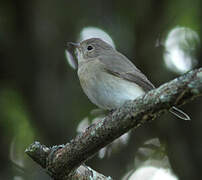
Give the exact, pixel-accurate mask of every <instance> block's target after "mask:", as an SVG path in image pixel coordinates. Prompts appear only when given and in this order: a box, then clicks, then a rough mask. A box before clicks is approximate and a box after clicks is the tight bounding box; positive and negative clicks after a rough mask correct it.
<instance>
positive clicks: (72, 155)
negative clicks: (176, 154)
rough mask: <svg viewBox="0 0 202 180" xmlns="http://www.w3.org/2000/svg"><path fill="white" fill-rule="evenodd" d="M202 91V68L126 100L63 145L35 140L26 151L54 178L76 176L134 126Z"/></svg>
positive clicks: (181, 103)
mask: <svg viewBox="0 0 202 180" xmlns="http://www.w3.org/2000/svg"><path fill="white" fill-rule="evenodd" d="M201 95H202V68H200V69H197V70H193V71H191V72H189V73H187V74H184V75H182V76H180V77H179V78H176V79H174V80H172V81H170V82H168V83H165V84H163V85H161V86H160V87H159V88H156V89H154V90H151V91H150V92H148V93H146V94H145V95H143V96H141V97H139V98H137V99H135V100H134V101H130V102H126V104H124V105H123V106H122V107H121V108H120V109H117V110H115V111H114V112H113V113H110V114H109V115H108V116H106V117H105V118H104V119H103V120H101V121H99V122H97V123H96V124H92V125H91V126H89V127H88V128H87V129H86V130H85V131H84V132H83V133H82V134H80V135H78V136H77V137H75V139H73V140H71V141H70V142H69V143H67V144H66V145H64V146H62V147H61V148H47V147H46V146H44V145H40V143H38V145H39V147H38V148H36V146H33V145H36V143H35V144H32V145H31V146H30V147H28V148H27V150H26V153H27V154H28V155H29V156H30V157H31V158H32V159H33V160H35V161H36V162H37V163H39V164H40V165H41V166H42V167H43V168H46V169H47V171H48V173H49V174H50V175H51V176H52V177H53V178H54V179H57V180H66V179H70V178H72V177H73V176H74V177H76V175H77V174H78V167H79V168H80V165H81V164H82V163H84V162H85V161H86V160H87V159H88V158H90V157H92V156H93V155H94V154H95V153H96V152H98V150H100V149H101V148H102V147H104V146H106V145H107V144H109V143H111V142H112V141H113V140H115V139H116V138H118V137H119V136H121V135H122V134H124V133H126V132H127V131H129V130H130V129H131V128H138V127H139V126H141V125H142V124H144V123H146V122H148V121H151V120H153V119H155V118H156V117H157V116H159V115H161V114H162V113H164V112H166V111H168V110H169V109H170V108H171V107H172V106H181V105H183V104H185V103H188V102H189V101H191V100H193V99H194V98H196V97H198V96H201ZM56 147H57V146H56ZM41 149H42V150H41ZM46 149H47V150H46ZM48 149H49V150H48ZM54 149H56V150H54ZM103 177H104V176H103ZM105 178H106V177H105ZM72 179H74V178H72ZM78 179H79V178H78ZM81 179H82V178H81Z"/></svg>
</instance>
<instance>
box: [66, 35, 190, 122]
mask: <svg viewBox="0 0 202 180" xmlns="http://www.w3.org/2000/svg"><path fill="white" fill-rule="evenodd" d="M70 44H71V43H70ZM70 44H69V45H70ZM71 45H73V44H71ZM74 45H75V44H74ZM76 48H77V54H78V76H79V79H80V83H81V86H82V88H83V90H84V92H85V94H86V95H87V96H88V98H89V99H90V100H91V101H92V102H93V103H94V104H96V105H97V106H98V107H100V108H102V109H108V110H111V109H115V108H118V107H120V106H121V105H123V104H124V102H126V101H127V100H133V99H135V98H137V97H138V96H140V95H143V94H144V93H145V92H148V91H150V90H151V89H154V88H155V87H154V85H153V84H152V83H151V82H150V81H149V80H148V79H147V77H146V76H145V75H144V74H143V73H142V72H141V71H140V70H139V69H138V68H137V67H136V66H135V65H134V64H133V63H132V62H131V61H130V60H129V59H128V58H127V57H125V56H124V55H123V54H121V53H119V52H118V51H117V50H116V49H114V48H113V47H112V46H110V45H109V44H108V43H106V42H105V41H103V40H101V39H98V38H91V39H87V40H85V41H82V42H81V43H80V44H79V45H77V46H76ZM170 112H171V113H173V114H174V115H176V116H177V117H179V118H181V119H185V120H188V119H190V118H189V116H188V115H186V114H185V113H184V112H182V111H181V110H179V109H177V108H176V107H173V108H171V110H170Z"/></svg>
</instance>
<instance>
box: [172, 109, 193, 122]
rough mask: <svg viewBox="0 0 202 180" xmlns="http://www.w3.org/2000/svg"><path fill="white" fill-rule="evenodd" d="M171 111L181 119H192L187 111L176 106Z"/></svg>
mask: <svg viewBox="0 0 202 180" xmlns="http://www.w3.org/2000/svg"><path fill="white" fill-rule="evenodd" d="M169 111H170V112H171V113H172V114H174V115H175V116H177V117H178V118H180V119H183V120H191V119H190V117H189V116H188V115H187V114H186V113H185V112H183V111H182V110H180V109H178V108H176V107H174V106H173V107H172V108H171V109H170V110H169Z"/></svg>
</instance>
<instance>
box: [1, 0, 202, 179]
mask: <svg viewBox="0 0 202 180" xmlns="http://www.w3.org/2000/svg"><path fill="white" fill-rule="evenodd" d="M0 4H1V5H0V179H13V178H14V177H15V178H17V176H18V178H24V179H38V180H40V179H43V180H45V179H50V178H49V177H48V176H47V175H46V174H45V173H44V172H43V171H42V170H41V169H40V168H39V167H38V165H36V164H35V163H33V162H32V160H31V159H29V158H28V157H27V156H26V155H25V154H24V150H25V148H26V147H27V146H28V145H29V144H30V143H32V142H33V141H35V140H38V141H40V142H41V143H44V144H46V145H49V146H52V145H54V144H63V143H66V142H68V141H69V140H71V139H72V138H73V137H74V136H75V135H76V128H77V125H78V123H79V122H80V120H82V119H83V118H84V117H86V116H88V115H89V113H90V111H91V110H92V109H93V108H95V106H94V105H93V104H91V102H90V101H89V100H88V99H87V97H86V96H85V95H84V93H83V91H82V89H81V87H80V84H79V81H78V78H77V73H76V71H74V70H73V69H72V68H70V67H69V66H68V63H67V60H66V58H65V48H64V42H65V41H76V40H77V39H78V37H79V34H80V32H81V31H82V29H83V28H85V27H89V26H93V27H97V28H101V29H102V30H104V31H105V32H107V33H108V34H109V35H110V36H111V38H112V39H113V40H114V42H115V45H116V48H117V49H118V50H119V51H120V52H122V53H124V54H127V57H128V58H129V59H131V60H133V62H134V63H135V64H136V66H137V67H138V68H140V69H141V70H142V71H143V72H144V73H145V74H146V75H147V76H148V77H149V79H150V80H151V81H152V82H153V83H154V84H155V85H156V86H159V85H161V84H162V83H164V82H167V81H169V80H171V79H173V78H175V77H177V76H179V75H180V74H181V73H182V72H181V73H178V72H177V71H175V72H174V71H173V70H174V68H169V67H168V66H166V64H165V62H164V55H165V53H166V50H165V46H164V42H165V41H166V38H167V37H168V34H169V32H170V31H171V30H173V29H174V28H176V27H184V28H188V31H190V32H195V34H197V37H196V38H195V39H194V40H193V39H190V37H188V41H189V42H188V45H187V44H186V42H185V46H184V45H183V44H182V46H180V47H182V49H183V50H184V51H185V53H186V52H188V54H189V55H190V57H191V58H192V60H193V59H194V58H195V60H193V67H192V68H196V67H200V66H201V64H202V61H201V57H202V54H201V52H202V51H201V46H200V39H201V34H202V23H201V18H202V14H201V12H202V4H201V1H200V0H194V1H189V0H178V1H176V0H164V1H151V0H150V1H149V0H142V1H137V0H135V1H133V0H131V1H129V0H128V1H127V0H125V1H122V0H112V1H93V0H92V1H90V0H87V1H84V0H80V1H78V0H60V1H56V0H52V1H51V0H29V1H25V0H18V1H17V0H1V2H0ZM182 33H183V31H182ZM188 33H189V32H188ZM186 40H187V38H186V37H184V39H183V41H186ZM184 58H186V57H184ZM191 62H192V61H191ZM187 70H190V68H189V69H187ZM184 72H185V71H184ZM182 109H183V110H184V111H185V112H186V113H188V114H189V115H190V117H191V118H192V121H191V122H185V121H182V120H178V119H177V118H176V117H174V116H172V115H170V114H165V115H163V116H161V117H160V118H158V119H157V120H155V121H154V122H152V123H149V124H147V125H145V126H143V127H142V128H139V129H137V130H136V132H135V133H132V136H131V138H130V140H129V142H128V145H125V146H124V147H122V148H121V149H119V150H115V152H114V153H111V155H110V156H108V157H104V158H103V159H99V158H98V157H97V156H96V157H94V158H93V159H91V160H90V161H88V163H87V164H88V165H90V166H91V167H92V168H93V169H95V170H97V171H99V172H101V173H103V174H105V175H107V176H109V175H110V176H112V177H114V178H115V179H121V177H122V176H123V175H124V174H125V173H127V172H128V171H129V170H131V169H132V168H133V164H134V159H135V156H136V152H137V149H138V148H139V147H140V146H141V145H142V144H143V143H144V142H145V141H146V140H148V139H151V138H154V137H157V138H159V139H160V141H161V142H162V143H163V144H165V146H166V153H167V155H168V157H169V160H170V165H171V167H172V170H173V172H174V173H175V174H176V175H177V176H178V177H179V179H183V180H188V179H200V178H201V169H202V142H201V138H202V130H201V128H202V121H201V119H202V111H201V110H202V101H201V98H198V99H196V100H194V101H193V102H191V103H189V104H187V105H185V106H183V107H182ZM17 166H19V167H21V168H22V170H20V168H19V167H17Z"/></svg>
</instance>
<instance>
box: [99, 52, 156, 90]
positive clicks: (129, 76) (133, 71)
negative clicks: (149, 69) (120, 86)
mask: <svg viewBox="0 0 202 180" xmlns="http://www.w3.org/2000/svg"><path fill="white" fill-rule="evenodd" d="M98 59H99V61H100V62H101V63H102V64H103V65H104V68H105V70H106V71H107V72H109V73H110V74H112V75H114V76H118V77H120V78H122V79H125V80H127V81H130V82H133V83H136V84H138V85H139V86H140V87H142V88H143V90H144V91H146V92H147V91H149V90H151V89H154V85H153V84H152V83H151V82H150V81H149V80H148V79H147V77H146V76H145V75H144V74H143V73H142V72H141V71H140V70H139V69H137V67H136V66H135V65H134V64H133V63H132V62H131V61H130V60H129V59H128V58H126V57H125V56H124V55H122V54H121V53H119V52H117V51H116V53H112V54H107V55H102V56H99V58H98ZM109 59H110V61H109Z"/></svg>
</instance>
